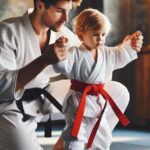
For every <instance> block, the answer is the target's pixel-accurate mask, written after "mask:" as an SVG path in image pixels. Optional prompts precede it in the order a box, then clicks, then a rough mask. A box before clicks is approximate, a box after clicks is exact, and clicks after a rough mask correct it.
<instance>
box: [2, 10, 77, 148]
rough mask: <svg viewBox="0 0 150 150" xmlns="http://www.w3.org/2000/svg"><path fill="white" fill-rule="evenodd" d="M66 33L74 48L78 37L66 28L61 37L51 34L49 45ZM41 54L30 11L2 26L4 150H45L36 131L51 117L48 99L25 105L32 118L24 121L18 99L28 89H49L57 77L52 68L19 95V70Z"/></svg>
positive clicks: (8, 20) (7, 21) (4, 22)
mask: <svg viewBox="0 0 150 150" xmlns="http://www.w3.org/2000/svg"><path fill="white" fill-rule="evenodd" d="M64 34H66V35H65V36H69V37H68V38H69V41H70V42H71V43H70V45H72V44H75V45H76V44H77V43H76V42H78V41H76V40H77V38H76V37H75V36H74V34H73V33H72V32H71V31H70V30H69V29H67V28H66V27H63V29H62V32H60V33H58V34H56V33H55V32H52V31H51V32H50V41H49V44H51V43H54V42H55V40H56V38H58V37H59V36H61V35H64ZM71 40H72V41H71ZM40 55H41V50H40V47H39V43H38V40H37V37H36V34H35V32H34V30H33V27H32V25H31V22H30V19H29V14H28V12H27V13H25V14H24V15H23V16H21V17H16V18H10V19H7V20H5V21H3V22H1V23H0V150H6V149H7V150H41V149H42V148H41V147H40V146H39V144H38V142H37V139H36V135H35V129H36V127H37V122H39V121H41V119H43V117H45V116H48V117H49V114H50V103H49V102H48V101H47V100H45V103H44V104H43V103H41V100H40V99H36V100H33V101H32V102H23V107H24V111H25V113H26V114H28V115H30V119H29V120H27V121H26V122H23V121H22V117H23V116H22V114H21V113H20V110H19V109H18V107H17V105H16V100H19V99H20V98H21V97H22V95H23V93H24V91H25V89H28V88H34V87H39V88H43V87H45V86H47V85H48V84H49V79H50V77H52V76H55V75H57V74H56V73H55V72H54V70H53V68H52V66H51V65H49V66H48V67H46V68H45V69H44V70H43V71H42V72H41V73H40V74H38V75H37V76H36V77H35V78H34V79H33V80H32V81H31V82H30V83H28V84H27V85H26V86H25V87H23V88H22V89H20V90H19V91H17V92H15V87H16V79H17V74H18V70H19V69H20V68H22V67H24V66H26V65H27V64H28V63H30V62H31V61H33V60H34V59H36V58H37V57H39V56H40ZM27 73H28V72H27Z"/></svg>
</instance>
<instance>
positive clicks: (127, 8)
mask: <svg viewBox="0 0 150 150" xmlns="http://www.w3.org/2000/svg"><path fill="white" fill-rule="evenodd" d="M31 7H33V2H32V0H25V1H22V0H0V21H2V20H3V19H6V18H8V17H13V16H20V15H22V14H24V13H25V12H26V11H27V9H28V8H31ZM89 7H92V8H96V9H98V10H100V11H102V12H103V13H104V14H106V15H107V16H108V18H109V19H110V21H111V24H112V31H111V33H110V34H109V36H108V38H107V45H109V46H115V45H116V44H118V43H119V42H121V41H122V40H123V38H124V37H125V36H126V35H127V34H131V33H132V32H135V31H136V30H140V31H141V32H142V33H143V35H144V44H143V48H142V51H141V52H140V53H139V54H138V55H139V59H138V60H136V61H134V62H131V63H130V64H129V65H128V66H126V67H125V68H123V69H121V70H117V71H115V72H114V76H113V78H114V80H117V81H120V82H122V83H123V84H124V85H126V86H127V88H128V90H129V91H130V94H131V101H130V103H129V106H128V109H127V111H126V115H127V116H128V118H129V119H130V121H131V124H130V126H131V127H136V128H144V129H147V130H149V127H150V0H83V2H82V5H81V6H80V7H79V8H77V9H76V10H72V11H71V13H70V18H69V22H68V23H67V24H66V25H67V26H68V27H69V28H70V29H71V22H72V19H73V17H74V16H75V15H76V14H77V13H78V12H80V11H81V10H83V9H85V8H89Z"/></svg>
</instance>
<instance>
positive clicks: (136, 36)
mask: <svg viewBox="0 0 150 150" xmlns="http://www.w3.org/2000/svg"><path fill="white" fill-rule="evenodd" d="M128 42H129V43H130V45H131V47H132V48H133V49H134V50H135V51H137V52H139V51H140V50H141V48H142V44H143V35H142V33H141V32H140V31H136V32H134V33H133V34H131V35H127V36H126V37H125V38H124V40H123V42H122V44H121V45H126V44H127V43H128Z"/></svg>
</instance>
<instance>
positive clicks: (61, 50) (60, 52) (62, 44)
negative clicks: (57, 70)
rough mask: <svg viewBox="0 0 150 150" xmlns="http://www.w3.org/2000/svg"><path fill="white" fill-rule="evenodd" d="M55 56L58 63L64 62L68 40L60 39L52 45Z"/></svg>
mask: <svg viewBox="0 0 150 150" xmlns="http://www.w3.org/2000/svg"><path fill="white" fill-rule="evenodd" d="M54 49H55V54H56V56H57V58H58V60H59V61H61V60H64V59H65V58H66V57H67V50H68V39H67V38H65V37H60V38H58V39H57V40H56V42H55V44H54Z"/></svg>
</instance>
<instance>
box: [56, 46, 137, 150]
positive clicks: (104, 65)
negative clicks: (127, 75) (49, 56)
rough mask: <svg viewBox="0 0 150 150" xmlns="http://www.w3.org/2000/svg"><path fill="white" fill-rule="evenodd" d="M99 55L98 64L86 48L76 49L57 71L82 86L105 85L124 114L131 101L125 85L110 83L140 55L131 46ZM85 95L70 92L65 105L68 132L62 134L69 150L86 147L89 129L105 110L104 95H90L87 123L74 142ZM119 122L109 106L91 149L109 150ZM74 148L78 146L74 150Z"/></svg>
mask: <svg viewBox="0 0 150 150" xmlns="http://www.w3.org/2000/svg"><path fill="white" fill-rule="evenodd" d="M97 54H98V56H97V61H95V60H94V58H93V57H92V55H91V54H90V52H89V51H88V50H86V48H85V47H84V46H83V45H81V46H80V47H79V48H78V47H72V48H71V49H70V51H69V54H68V58H67V59H66V60H64V61H62V62H59V63H57V64H55V65H54V69H55V70H56V72H60V73H63V74H65V75H66V76H68V77H69V78H71V79H75V80H78V81H81V82H85V83H92V84H98V83H105V88H106V90H107V91H108V93H109V94H110V95H111V96H112V98H114V100H115V102H116V104H117V105H118V107H119V108H120V109H121V111H123V112H124V110H125V108H126V107H127V104H128V101H129V93H128V91H127V89H126V88H125V87H124V86H123V85H121V84H120V83H115V82H112V81H110V80H111V77H112V73H113V71H114V70H115V69H118V68H122V67H124V66H125V65H127V64H128V63H129V62H131V61H132V60H134V59H136V58H137V54H136V52H135V51H134V50H133V49H132V48H131V46H130V45H126V46H125V47H122V48H121V49H119V47H115V48H110V47H106V46H104V47H103V48H101V49H100V50H97ZM109 82H110V83H109ZM81 95H82V93H81V92H78V91H74V90H70V91H69V93H68V95H67V96H66V100H65V102H64V105H63V108H64V112H65V113H66V128H65V130H64V131H63V133H62V138H63V139H64V140H65V141H66V144H65V148H66V150H75V149H76V150H79V149H78V147H80V146H81V147H83V144H84V143H85V142H87V138H88V136H89V133H90V129H89V128H92V126H93V125H94V123H95V121H96V118H97V116H98V115H99V114H100V112H101V110H102V107H103V106H104V102H105V100H104V98H103V97H102V96H101V95H99V96H98V97H97V96H93V95H87V97H86V108H85V112H84V119H83V121H82V123H81V128H80V130H79V134H78V137H77V139H74V138H72V137H71V136H70V131H71V128H72V124H73V118H74V115H75V112H76V109H77V107H78V105H79V102H80V100H81ZM89 118H91V119H89ZM117 122H118V119H117V118H116V116H115V115H114V113H113V111H112V109H111V108H110V106H109V104H108V105H107V108H106V111H105V114H104V116H103V118H102V121H101V125H100V127H99V129H98V132H97V135H96V137H95V140H94V143H93V145H92V148H91V149H93V150H95V149H96V150H109V147H110V144H111V138H112V137H111V131H112V129H113V128H114V127H115V125H116V124H117ZM71 145H74V147H72V146H71ZM75 145H76V146H75ZM80 150H82V149H80Z"/></svg>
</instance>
